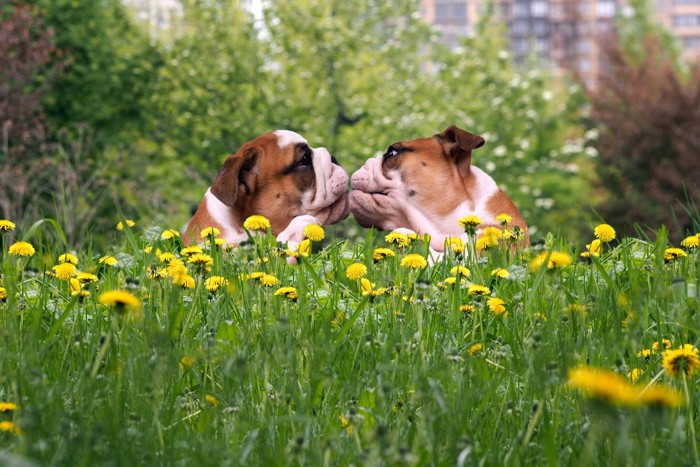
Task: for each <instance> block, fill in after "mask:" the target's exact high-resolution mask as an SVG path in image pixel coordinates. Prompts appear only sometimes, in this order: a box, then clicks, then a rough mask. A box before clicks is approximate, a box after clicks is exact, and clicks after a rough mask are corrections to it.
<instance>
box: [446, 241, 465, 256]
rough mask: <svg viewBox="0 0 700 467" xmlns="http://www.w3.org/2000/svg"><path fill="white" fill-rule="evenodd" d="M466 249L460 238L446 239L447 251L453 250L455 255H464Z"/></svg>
mask: <svg viewBox="0 0 700 467" xmlns="http://www.w3.org/2000/svg"><path fill="white" fill-rule="evenodd" d="M464 247H465V243H464V240H462V239H461V238H459V237H447V238H446V239H445V249H448V250H452V251H453V252H455V253H462V252H463V251H464Z"/></svg>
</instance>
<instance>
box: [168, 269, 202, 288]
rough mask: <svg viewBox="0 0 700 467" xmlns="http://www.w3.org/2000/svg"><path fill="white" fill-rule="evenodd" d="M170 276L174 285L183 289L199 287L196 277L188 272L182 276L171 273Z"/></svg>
mask: <svg viewBox="0 0 700 467" xmlns="http://www.w3.org/2000/svg"><path fill="white" fill-rule="evenodd" d="M168 272H170V271H168ZM170 275H171V277H172V278H173V284H175V285H178V286H180V287H183V288H185V289H194V288H195V286H196V285H197V281H195V279H194V277H192V276H190V275H189V274H188V273H186V272H184V273H180V274H172V273H170Z"/></svg>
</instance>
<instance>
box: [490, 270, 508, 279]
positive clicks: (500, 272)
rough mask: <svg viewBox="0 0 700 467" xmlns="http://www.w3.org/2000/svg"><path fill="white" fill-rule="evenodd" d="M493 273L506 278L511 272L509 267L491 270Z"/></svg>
mask: <svg viewBox="0 0 700 467" xmlns="http://www.w3.org/2000/svg"><path fill="white" fill-rule="evenodd" d="M491 275H492V276H495V277H498V278H499V279H505V278H506V277H509V276H510V272H508V270H507V269H503V268H496V269H493V270H492V271H491Z"/></svg>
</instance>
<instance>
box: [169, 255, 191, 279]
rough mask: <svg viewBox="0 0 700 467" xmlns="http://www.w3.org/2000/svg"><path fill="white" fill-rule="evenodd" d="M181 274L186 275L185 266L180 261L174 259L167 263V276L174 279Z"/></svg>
mask: <svg viewBox="0 0 700 467" xmlns="http://www.w3.org/2000/svg"><path fill="white" fill-rule="evenodd" d="M181 274H187V266H185V263H183V262H182V260H181V259H174V260H172V261H170V263H168V275H169V276H171V277H176V276H179V275H181Z"/></svg>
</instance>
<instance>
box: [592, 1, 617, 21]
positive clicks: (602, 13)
mask: <svg viewBox="0 0 700 467" xmlns="http://www.w3.org/2000/svg"><path fill="white" fill-rule="evenodd" d="M596 13H597V14H598V17H600V18H612V17H614V16H615V4H614V3H613V2H598V4H597V5H596Z"/></svg>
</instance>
